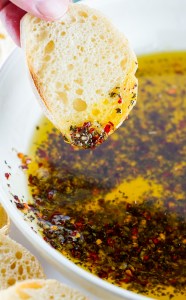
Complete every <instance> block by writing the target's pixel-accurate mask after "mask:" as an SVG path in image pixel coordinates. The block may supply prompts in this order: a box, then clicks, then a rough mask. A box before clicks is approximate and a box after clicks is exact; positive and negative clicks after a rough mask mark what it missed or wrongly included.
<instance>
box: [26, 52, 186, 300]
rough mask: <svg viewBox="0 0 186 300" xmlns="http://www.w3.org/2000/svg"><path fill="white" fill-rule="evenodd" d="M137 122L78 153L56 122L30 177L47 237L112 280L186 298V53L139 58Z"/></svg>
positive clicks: (159, 295) (43, 128) (42, 132)
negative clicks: (91, 148)
mask: <svg viewBox="0 0 186 300" xmlns="http://www.w3.org/2000/svg"><path fill="white" fill-rule="evenodd" d="M138 78H139V96H138V102H137V106H136V108H135V109H133V112H132V113H131V114H130V116H129V119H128V120H127V121H126V122H125V123H124V124H123V126H122V127H121V128H120V129H118V130H117V132H115V133H114V134H113V135H112V136H111V137H110V139H109V140H108V141H107V142H105V143H104V144H103V145H101V146H100V147H99V148H97V149H95V150H93V151H88V150H87V151H74V150H73V149H71V148H70V146H69V145H67V144H65V143H64V142H63V138H62V137H61V135H60V133H59V132H58V131H57V130H56V129H55V128H53V126H52V125H51V124H50V123H49V121H47V120H46V119H44V120H42V121H41V123H40V124H39V127H38V128H37V130H36V132H35V133H34V137H33V140H32V145H31V148H30V153H29V157H30V158H31V163H30V164H29V165H28V170H27V175H28V182H29V188H30V193H31V195H32V200H31V201H30V205H29V210H31V211H32V212H34V214H35V216H36V218H37V222H38V225H39V227H40V231H41V234H42V235H43V237H44V239H45V240H46V241H47V242H48V243H50V244H51V245H52V247H54V248H56V249H57V250H59V251H60V252H61V253H62V254H64V255H65V256H67V257H68V258H69V259H71V260H72V261H74V262H75V263H76V264H78V265H79V266H81V267H82V268H84V269H86V270H88V271H90V272H92V273H94V274H96V275H97V276H99V277H100V278H102V279H104V280H108V281H109V282H111V283H113V284H115V285H118V286H120V287H123V288H127V289H129V290H132V291H134V292H137V293H141V294H144V295H146V296H150V297H154V298H156V299H163V300H167V299H172V298H173V299H175V300H183V299H185V297H186V281H185V280H186V279H185V278H186V261H185V253H186V217H185V212H186V184H185V182H186V53H183V52H178V53H161V54H152V55H147V56H142V57H139V71H138Z"/></svg>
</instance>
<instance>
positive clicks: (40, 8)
mask: <svg viewBox="0 0 186 300" xmlns="http://www.w3.org/2000/svg"><path fill="white" fill-rule="evenodd" d="M11 2H12V3H14V4H15V5H17V6H18V7H20V8H21V9H23V10H25V11H27V12H29V13H30V14H32V15H34V16H36V17H38V18H41V19H44V20H48V21H52V20H55V19H59V18H60V17H62V16H63V15H64V14H65V13H66V12H67V10H68V6H69V3H70V2H71V0H29V1H28V0H11Z"/></svg>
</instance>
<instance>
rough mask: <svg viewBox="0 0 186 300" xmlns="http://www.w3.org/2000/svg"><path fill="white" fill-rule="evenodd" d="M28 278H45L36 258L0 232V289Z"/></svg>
mask: <svg viewBox="0 0 186 300" xmlns="http://www.w3.org/2000/svg"><path fill="white" fill-rule="evenodd" d="M30 278H45V275H44V273H43V270H42V268H41V266H40V264H39V262H38V261H37V259H36V258H35V257H34V256H33V255H32V254H31V253H30V252H29V251H28V250H26V249H25V248H24V247H23V246H21V245H20V244H18V243H16V242H15V241H13V240H12V239H11V238H9V237H8V236H6V235H3V234H0V290H3V289H6V288H8V287H9V286H11V285H13V284H15V282H16V281H22V280H25V279H30ZM0 299H1V298H0Z"/></svg>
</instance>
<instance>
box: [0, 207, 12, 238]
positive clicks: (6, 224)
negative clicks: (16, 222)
mask: <svg viewBox="0 0 186 300" xmlns="http://www.w3.org/2000/svg"><path fill="white" fill-rule="evenodd" d="M9 228H10V219H9V217H8V215H7V213H6V211H5V210H4V208H3V206H2V205H1V204H0V233H1V234H8V232H9Z"/></svg>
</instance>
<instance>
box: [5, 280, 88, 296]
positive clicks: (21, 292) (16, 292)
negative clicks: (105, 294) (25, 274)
mask: <svg viewBox="0 0 186 300" xmlns="http://www.w3.org/2000/svg"><path fill="white" fill-rule="evenodd" d="M12 299H13V300H23V299H25V300H26V299H28V300H51V299H53V300H62V299H63V300H86V299H87V298H86V297H85V296H83V295H81V293H79V292H77V291H76V290H74V289H72V288H70V287H68V286H66V285H64V284H62V283H59V282H58V281H56V280H39V279H38V280H37V279H34V280H27V281H23V282H19V283H17V284H15V285H14V286H13V287H10V288H8V289H7V290H4V291H1V292H0V300H12Z"/></svg>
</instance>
